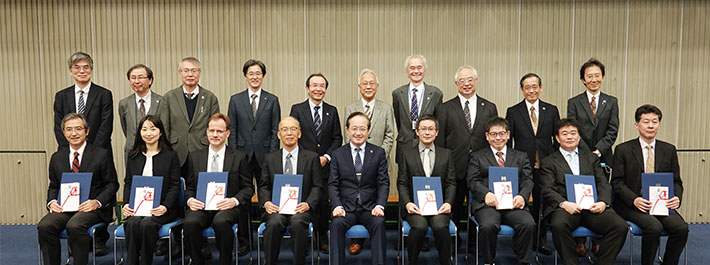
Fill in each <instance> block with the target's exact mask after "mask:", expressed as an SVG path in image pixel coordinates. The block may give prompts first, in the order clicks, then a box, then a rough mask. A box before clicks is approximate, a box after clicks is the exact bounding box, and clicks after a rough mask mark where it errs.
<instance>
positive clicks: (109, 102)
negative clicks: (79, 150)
mask: <svg viewBox="0 0 710 265" xmlns="http://www.w3.org/2000/svg"><path fill="white" fill-rule="evenodd" d="M68 64H69V74H71V76H72V77H73V78H74V82H75V83H74V85H72V86H70V87H67V88H65V89H62V90H60V91H59V92H57V94H56V95H55V98H54V136H55V137H56V139H57V144H58V145H59V148H62V147H67V146H69V142H68V141H67V139H66V138H65V137H64V132H63V131H62V119H63V118H64V116H66V115H67V114H69V113H79V114H82V115H83V116H84V117H85V119H86V122H87V125H88V126H87V129H91V134H89V135H88V136H87V138H86V142H88V143H89V144H92V145H96V146H98V147H101V148H104V149H106V150H108V153H109V154H111V156H110V157H113V153H112V151H111V150H112V149H111V134H112V133H113V95H111V91H109V90H108V89H106V88H104V87H102V86H99V85H97V84H94V83H93V82H91V75H92V73H93V72H94V60H93V59H92V58H91V56H89V55H88V54H86V53H84V52H76V53H74V54H72V55H71V57H69V62H68ZM108 238H109V234H108V231H106V229H105V228H101V229H99V231H97V233H96V253H94V254H96V255H97V256H103V255H106V254H108V249H107V248H106V241H108Z"/></svg>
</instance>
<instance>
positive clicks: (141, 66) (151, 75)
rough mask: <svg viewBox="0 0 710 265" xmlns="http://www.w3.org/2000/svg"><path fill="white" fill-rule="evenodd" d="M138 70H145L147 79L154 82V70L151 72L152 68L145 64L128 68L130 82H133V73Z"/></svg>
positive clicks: (127, 75) (127, 76)
mask: <svg viewBox="0 0 710 265" xmlns="http://www.w3.org/2000/svg"><path fill="white" fill-rule="evenodd" d="M138 68H143V69H145V73H146V75H147V76H146V77H147V78H148V79H150V80H151V81H153V70H150V68H149V67H148V66H146V65H145V64H142V63H139V64H136V65H134V66H131V68H128V72H126V78H128V80H131V72H133V70H136V69H138ZM152 85H153V83H151V84H150V86H152ZM150 86H148V87H150Z"/></svg>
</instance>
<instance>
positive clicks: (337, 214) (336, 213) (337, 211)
mask: <svg viewBox="0 0 710 265" xmlns="http://www.w3.org/2000/svg"><path fill="white" fill-rule="evenodd" d="M333 217H345V209H343V208H342V207H338V208H335V210H333Z"/></svg>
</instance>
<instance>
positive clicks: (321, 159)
mask: <svg viewBox="0 0 710 265" xmlns="http://www.w3.org/2000/svg"><path fill="white" fill-rule="evenodd" d="M326 163H328V158H327V157H325V156H321V157H320V167H324V166H325V164H326Z"/></svg>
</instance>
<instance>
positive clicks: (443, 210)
mask: <svg viewBox="0 0 710 265" xmlns="http://www.w3.org/2000/svg"><path fill="white" fill-rule="evenodd" d="M450 212H451V204H450V203H448V202H445V203H444V204H442V205H441V207H439V211H438V212H436V214H448V213H450Z"/></svg>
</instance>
